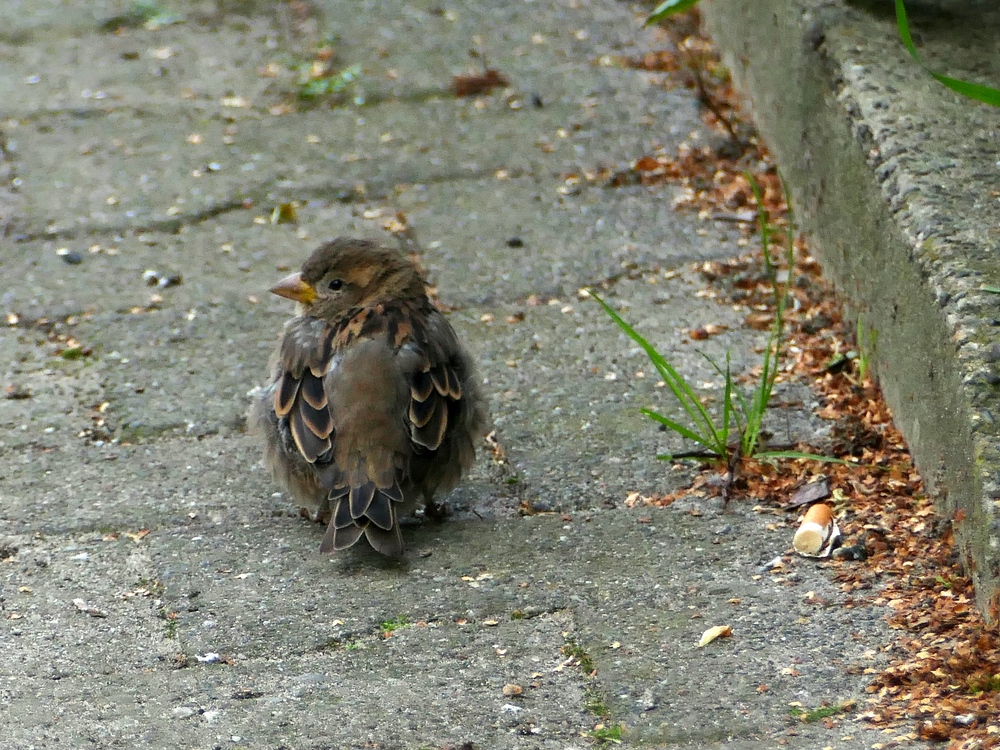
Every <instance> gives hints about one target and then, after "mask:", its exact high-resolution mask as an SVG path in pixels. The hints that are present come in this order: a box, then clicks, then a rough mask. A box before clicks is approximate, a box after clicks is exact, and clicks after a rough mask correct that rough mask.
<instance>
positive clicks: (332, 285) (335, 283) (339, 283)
mask: <svg viewBox="0 0 1000 750" xmlns="http://www.w3.org/2000/svg"><path fill="white" fill-rule="evenodd" d="M326 286H327V288H328V289H329V290H330V291H331V292H336V291H339V290H341V289H343V288H344V280H343V279H330V282H329V283H328V284H327V285H326Z"/></svg>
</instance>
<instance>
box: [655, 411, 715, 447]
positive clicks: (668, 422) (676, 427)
mask: <svg viewBox="0 0 1000 750" xmlns="http://www.w3.org/2000/svg"><path fill="white" fill-rule="evenodd" d="M639 412H640V413H641V414H645V415H646V416H647V417H649V418H650V419H652V420H653V421H655V422H659V423H660V424H662V425H665V426H666V427H667V428H669V429H670V430H673V431H674V432H676V433H677V434H678V435H680V436H682V437H686V438H687V439H688V440H693V441H695V442H696V443H698V444H699V445H704V446H705V447H706V448H708V449H709V450H715V446H714V445H712V444H711V443H710V441H708V440H706V439H705V438H704V437H703V436H701V435H699V434H698V433H697V432H695V431H693V430H691V429H689V428H687V427H685V426H684V425H682V424H680V423H679V422H675V421H674V420H672V419H671V418H670V417H665V416H663V415H662V414H660V413H659V412H656V411H653V410H652V409H639Z"/></svg>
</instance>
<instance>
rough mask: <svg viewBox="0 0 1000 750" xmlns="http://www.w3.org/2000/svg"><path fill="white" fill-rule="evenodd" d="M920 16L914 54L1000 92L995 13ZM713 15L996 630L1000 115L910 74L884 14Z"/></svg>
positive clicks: (781, 6)
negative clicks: (999, 132) (992, 33)
mask: <svg viewBox="0 0 1000 750" xmlns="http://www.w3.org/2000/svg"><path fill="white" fill-rule="evenodd" d="M886 8H887V9H888V10H889V12H890V13H891V7H890V6H889V4H886ZM920 10H921V11H922V13H921V14H920V15H916V16H914V15H913V14H911V23H912V24H913V25H914V26H915V27H919V28H921V29H926V30H927V32H926V36H919V37H918V45H920V47H921V49H922V51H923V52H924V54H925V56H926V57H925V59H927V60H928V62H929V63H930V64H932V65H933V66H934V67H935V68H939V69H944V70H947V72H948V74H949V75H953V76H956V77H964V78H967V79H972V80H977V81H985V82H987V83H988V82H990V81H996V80H998V79H1000V74H998V71H997V67H996V61H997V59H998V56H997V45H996V41H995V40H994V39H992V38H989V39H988V38H987V37H986V35H985V33H982V32H981V31H980V30H985V29H990V28H996V24H997V22H1000V13H998V11H997V10H995V9H989V10H988V9H987V7H986V4H985V3H981V4H975V3H964V4H958V3H936V4H935V5H934V7H933V8H931V7H929V6H928V7H922V8H921V9H920ZM703 13H704V17H705V21H706V25H707V27H708V30H709V32H710V33H711V34H712V35H713V37H714V38H715V39H716V40H717V42H718V44H719V46H720V47H721V48H722V50H723V57H724V59H725V61H726V63H727V64H728V65H729V66H730V68H731V70H732V73H733V77H734V79H735V81H736V82H737V85H738V86H739V87H740V88H741V89H742V90H743V91H744V92H745V93H746V94H747V95H748V98H749V99H750V100H751V108H752V110H753V114H754V117H755V119H756V122H757V124H758V126H759V128H760V130H761V132H762V134H763V136H764V138H765V139H766V141H767V143H768V144H769V146H770V147H771V148H772V149H773V151H774V152H775V153H776V156H777V160H778V162H779V163H780V164H781V165H782V168H783V171H784V175H785V178H786V179H787V180H788V181H789V184H790V186H791V188H792V192H793V196H794V200H795V203H796V207H797V209H798V212H799V215H800V216H801V217H802V222H803V224H804V226H805V228H806V229H807V230H808V231H809V232H810V233H811V234H812V235H813V237H814V238H815V240H816V246H817V248H818V252H819V256H820V258H821V259H822V261H823V264H824V267H825V269H826V271H827V273H828V275H829V277H830V278H831V279H832V280H833V281H834V283H835V284H836V285H837V286H838V287H839V289H840V291H841V293H842V294H843V295H844V296H845V298H846V301H847V303H848V306H849V308H850V313H851V314H852V315H854V316H856V317H858V318H859V319H860V320H861V322H862V326H863V328H864V331H865V332H866V334H868V333H870V334H872V336H873V338H872V339H871V342H870V343H874V346H872V347H870V348H871V349H873V360H874V362H875V366H876V369H877V373H878V377H879V380H880V382H881V384H882V389H883V391H884V393H885V397H886V400H887V402H888V403H889V405H890V407H891V408H892V410H893V413H894V414H895V417H896V422H897V424H898V426H899V427H900V429H901V430H902V432H903V434H904V435H905V436H906V439H907V441H908V442H909V445H910V447H911V449H912V451H913V455H914V458H915V461H916V464H917V467H918V468H919V469H920V472H921V474H922V475H923V477H924V479H925V482H926V484H927V487H928V489H929V491H930V492H932V493H934V494H935V496H936V497H937V498H938V503H939V508H940V509H941V511H942V513H943V514H945V516H946V517H947V518H950V519H951V521H952V524H953V526H954V529H955V532H956V538H957V540H958V543H959V546H960V549H961V552H962V555H963V559H964V561H965V564H966V566H967V569H968V571H969V573H970V574H971V576H972V578H973V581H974V583H975V587H976V592H977V603H978V605H979V607H980V609H981V610H982V611H983V612H984V614H985V615H986V616H987V617H988V618H989V619H990V620H991V621H993V622H996V621H997V620H998V616H1000V551H998V545H1000V499H998V498H1000V481H998V471H997V470H998V467H1000V429H998V426H997V424H996V417H995V415H996V414H1000V411H998V407H1000V399H998V397H997V387H996V383H997V382H1000V379H998V377H997V360H998V359H1000V334H998V330H997V323H998V318H1000V315H998V314H997V297H996V295H995V294H991V293H989V292H987V291H983V290H982V287H983V286H994V287H995V286H996V285H997V282H998V281H1000V269H998V268H997V266H996V264H995V262H991V258H990V250H991V245H994V244H995V243H996V231H997V230H996V213H995V201H996V198H995V195H996V193H995V192H993V193H992V195H993V196H994V197H991V191H993V190H994V189H995V187H996V153H995V143H996V141H995V138H996V129H997V126H998V124H1000V113H998V112H996V111H995V110H991V109H990V108H989V107H987V106H985V105H979V104H977V103H974V102H971V101H968V100H965V99H963V98H961V97H959V96H957V95H954V94H952V93H951V92H949V91H948V90H947V89H945V88H944V87H942V86H940V85H939V84H937V83H936V82H935V81H934V80H933V79H932V78H931V77H930V76H927V75H926V74H925V73H924V72H923V71H921V70H920V68H919V67H918V66H917V65H915V64H913V61H912V59H910V58H909V57H908V55H907V53H906V51H905V50H904V49H903V47H902V45H901V44H900V43H899V40H898V36H897V35H896V29H895V25H894V19H893V17H892V16H891V15H885V13H884V10H883V11H879V13H878V14H876V13H875V12H874V10H872V11H869V10H866V9H860V8H856V7H848V6H846V5H845V4H843V3H841V2H824V3H820V4H817V3H814V2H803V1H801V0H721V1H720V0H706V2H705V3H703ZM989 65H992V66H993V69H992V70H989V69H988V66H989ZM984 68H986V69H985V70H984ZM862 343H864V342H862Z"/></svg>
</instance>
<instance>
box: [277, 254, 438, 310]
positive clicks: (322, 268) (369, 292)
mask: <svg viewBox="0 0 1000 750" xmlns="http://www.w3.org/2000/svg"><path fill="white" fill-rule="evenodd" d="M271 292H273V293H274V294H277V295H279V296H281V297H286V298H287V299H290V300H294V301H296V302H298V303H299V314H300V315H306V316H309V317H312V318H323V319H328V320H332V319H335V318H336V317H337V316H339V315H341V314H343V313H344V312H346V311H347V310H351V309H353V308H358V307H371V306H373V305H376V304H378V303H379V302H385V301H388V300H393V299H403V300H408V299H419V298H421V297H423V296H425V294H426V292H425V289H424V280H423V278H422V277H421V275H420V272H419V271H418V270H417V267H416V266H415V265H414V264H413V262H412V261H411V260H410V259H409V258H407V257H406V256H405V255H403V254H402V253H401V252H398V251H395V250H391V249H389V248H386V247H382V246H381V245H379V244H378V243H377V242H375V241H373V240H357V239H350V238H343V237H341V238H337V239H335V240H333V241H332V242H329V243H327V244H326V245H323V246H322V247H320V248H319V249H317V250H316V251H315V252H314V253H313V254H312V255H310V256H309V258H308V259H307V260H306V262H305V263H303V264H302V270H301V271H299V272H297V273H293V274H291V275H290V276H286V277H285V278H283V279H282V280H281V281H279V282H278V283H277V284H275V285H274V286H273V287H271Z"/></svg>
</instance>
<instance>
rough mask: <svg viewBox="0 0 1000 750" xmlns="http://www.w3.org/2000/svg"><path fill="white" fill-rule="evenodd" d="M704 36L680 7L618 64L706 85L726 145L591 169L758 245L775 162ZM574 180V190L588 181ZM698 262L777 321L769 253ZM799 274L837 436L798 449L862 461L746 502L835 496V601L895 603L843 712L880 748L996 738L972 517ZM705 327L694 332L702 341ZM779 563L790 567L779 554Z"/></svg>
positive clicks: (812, 356)
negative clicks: (945, 493) (944, 510)
mask: <svg viewBox="0 0 1000 750" xmlns="http://www.w3.org/2000/svg"><path fill="white" fill-rule="evenodd" d="M696 29H697V15H696V13H688V14H685V15H684V16H682V17H679V18H678V19H677V20H676V21H674V22H672V23H670V24H669V25H665V26H664V27H663V28H662V30H661V33H662V34H663V36H664V39H665V40H666V41H667V42H668V48H667V49H665V50H662V51H659V52H651V53H648V54H646V55H644V56H643V57H641V58H638V59H631V60H623V61H619V62H622V63H624V64H626V65H628V66H630V67H634V68H637V69H641V70H646V71H651V72H656V73H657V74H661V73H662V74H664V75H663V83H664V85H666V86H668V87H670V86H674V85H685V86H688V87H690V88H695V89H697V90H698V92H699V98H700V99H701V100H702V101H703V103H706V107H705V110H704V114H703V119H704V120H705V122H706V124H707V125H709V126H710V127H711V128H713V130H714V131H715V132H716V133H718V135H719V136H720V137H723V136H728V138H729V140H728V141H720V142H718V143H707V142H699V140H698V139H697V138H696V137H695V136H692V137H691V138H690V139H689V140H688V141H687V142H686V143H685V144H682V146H681V147H680V148H679V149H677V152H676V154H670V153H667V152H666V151H665V150H664V149H663V148H656V149H654V150H653V153H651V154H648V155H644V156H641V157H640V158H638V159H637V160H636V161H635V162H634V163H633V164H632V165H631V166H630V168H629V169H628V170H625V171H617V172H615V171H605V172H603V173H599V174H598V173H595V174H591V175H584V177H586V178H587V179H590V180H596V181H602V182H604V183H605V184H609V185H611V186H614V185H623V184H629V183H632V182H640V183H641V184H646V185H657V184H663V183H669V184H673V185H679V186H680V187H681V193H680V195H679V197H678V199H677V200H676V201H675V205H676V207H677V208H678V209H680V210H695V211H697V212H698V214H699V216H700V217H701V218H702V219H705V220H709V219H711V220H723V221H734V222H737V223H738V224H739V226H740V227H741V230H742V232H743V235H744V241H741V244H742V245H744V246H748V245H750V244H751V242H750V233H751V231H752V230H753V229H754V227H755V219H756V208H757V205H756V201H755V199H754V196H753V191H752V189H751V188H750V183H749V181H748V179H747V178H746V176H745V175H744V171H745V170H746V171H749V172H750V173H751V174H753V176H754V178H755V179H756V180H757V182H758V184H759V185H760V186H761V191H762V193H763V204H764V208H765V210H766V211H767V214H768V217H769V221H770V222H771V223H772V224H775V225H779V226H782V225H783V226H787V217H788V207H787V206H786V205H785V203H784V197H783V193H782V190H781V183H780V178H779V177H778V174H777V170H776V169H775V166H774V163H773V161H772V159H771V157H770V155H769V154H768V153H767V151H766V149H765V148H764V147H763V146H762V145H761V144H760V143H759V140H758V138H757V136H756V134H755V133H754V131H753V129H752V126H751V124H750V121H749V118H748V117H747V116H746V115H745V114H744V113H743V112H742V111H741V110H740V107H739V104H738V97H737V96H736V93H735V91H734V89H733V87H732V84H731V82H730V81H729V80H728V78H727V77H725V76H724V73H723V70H724V69H723V68H722V67H721V65H720V63H719V60H718V56H717V55H716V53H715V52H714V50H713V49H712V47H711V42H710V41H709V40H708V39H707V38H705V37H704V36H701V35H700V33H699V32H698V31H697V30H696ZM706 99H708V100H710V102H706ZM706 140H707V139H706ZM735 146H739V148H738V149H737V148H734V147H735ZM565 177H566V180H567V184H569V183H570V182H576V181H579V179H580V176H579V175H567V176H565ZM773 254H774V253H773V252H772V255H773ZM696 270H697V271H700V272H701V274H702V276H703V278H704V279H705V281H706V282H707V283H708V284H709V288H708V289H707V290H706V293H705V294H703V295H702V296H704V297H706V298H711V299H715V300H717V301H719V302H720V303H724V304H727V305H732V304H734V303H735V304H738V305H740V306H742V307H743V308H744V309H745V311H746V314H747V320H746V323H747V324H748V325H749V326H750V327H752V328H757V329H762V330H765V329H768V328H769V327H770V326H771V324H772V322H773V320H774V312H773V305H772V304H771V300H772V289H771V285H770V282H769V281H768V280H767V278H766V276H765V275H764V273H763V259H762V256H761V253H760V252H759V251H758V252H755V253H750V254H748V255H745V256H741V257H739V258H735V259H733V260H730V261H726V262H713V263H706V264H703V265H700V266H698V267H696ZM792 270H793V273H792V274H790V277H792V278H796V283H795V284H793V285H792V287H791V290H790V293H791V294H792V295H794V297H795V300H794V301H795V304H794V305H790V310H789V312H788V313H787V315H786V341H785V344H784V348H783V352H782V356H783V363H782V364H783V367H782V371H781V372H780V374H779V380H793V379H795V380H799V381H806V382H808V383H809V384H810V386H811V387H812V388H813V390H814V392H815V393H816V394H817V395H818V396H819V399H820V402H821V403H822V408H821V409H820V411H819V412H818V416H820V417H821V418H824V419H829V420H831V421H832V422H833V428H832V430H831V440H830V445H825V446H807V445H800V446H799V448H800V449H802V450H811V451H813V452H824V453H826V454H828V455H835V456H838V457H841V458H845V459H848V460H851V461H852V462H853V465H849V466H848V465H837V464H821V463H819V462H816V461H807V460H797V461H794V462H791V461H787V462H784V463H783V465H782V466H781V470H780V472H779V471H777V470H775V468H774V467H773V466H771V465H769V464H764V463H759V462H750V463H752V466H745V467H744V470H743V472H742V479H741V481H740V483H739V486H738V487H737V489H738V492H739V494H737V495H736V497H739V496H740V495H742V496H743V497H745V498H757V499H758V503H759V504H758V505H757V507H756V509H757V510H759V511H760V512H767V513H773V512H774V500H772V501H771V504H765V503H764V501H763V500H762V499H763V498H772V499H779V502H780V500H781V499H783V500H784V501H785V502H784V505H781V506H780V507H783V508H784V509H785V510H786V511H788V510H796V511H801V510H803V509H805V508H807V507H808V506H809V505H810V504H811V503H812V502H815V501H817V500H824V499H827V498H828V497H832V503H833V515H834V517H835V519H836V521H837V522H838V523H839V525H840V527H841V529H842V531H843V534H844V537H845V540H846V541H847V543H848V545H849V546H847V547H843V548H841V549H840V550H837V553H836V554H835V555H834V556H833V558H832V559H830V560H829V561H826V562H823V563H821V564H822V565H823V566H824V567H825V568H827V569H828V570H829V571H830V573H831V574H832V576H833V578H834V580H835V581H837V582H838V583H839V585H840V589H841V591H842V592H843V594H844V599H843V600H842V601H841V602H840V606H843V607H845V608H852V607H861V606H881V607H885V608H886V609H887V612H888V614H887V619H888V621H889V624H890V627H892V628H894V629H896V630H898V631H900V637H899V639H898V641H897V642H896V643H895V644H893V645H892V646H891V647H890V648H889V650H888V655H889V657H890V661H889V664H888V666H887V667H885V668H884V669H881V670H877V669H873V668H864V673H866V674H869V675H870V676H871V682H870V684H869V685H868V687H867V689H866V691H867V693H868V695H869V698H868V699H867V701H866V703H865V704H864V705H859V706H856V707H855V706H849V707H847V708H846V709H845V710H851V711H854V710H858V711H860V712H861V714H860V715H861V717H862V718H863V719H865V720H866V721H868V722H869V723H870V724H871V725H872V726H873V728H878V729H880V730H883V732H884V733H885V739H884V740H883V741H881V742H878V743H876V744H874V745H873V747H874V748H877V749H878V748H890V747H897V746H899V745H900V744H902V743H907V742H911V741H913V740H916V739H922V740H932V741H942V742H948V747H949V748H973V747H975V748H995V747H1000V640H998V634H997V631H996V629H995V628H990V627H988V626H987V624H986V623H985V622H984V621H983V619H982V617H981V615H980V614H979V612H978V610H977V609H976V607H975V603H974V595H973V591H972V585H971V582H970V580H969V578H968V577H967V576H966V575H964V574H963V572H962V570H961V567H960V565H959V563H958V561H957V554H956V550H955V546H954V535H953V524H955V523H960V522H961V521H962V520H963V519H962V518H961V517H955V518H951V519H945V518H941V517H940V516H938V515H937V513H936V512H935V510H934V507H933V504H932V502H931V500H930V499H929V498H928V497H927V496H926V494H925V492H924V488H923V484H922V481H921V479H920V476H919V475H918V474H917V472H916V470H915V469H914V467H913V464H912V461H911V458H910V454H909V451H908V449H907V447H906V444H905V442H904V440H903V438H902V436H901V435H900V433H899V432H898V431H897V430H896V428H895V426H894V425H893V424H892V417H891V415H890V413H889V410H888V407H887V406H886V404H885V402H884V401H883V399H882V395H881V393H880V391H879V389H878V386H877V384H876V383H875V382H874V381H873V380H872V379H871V378H870V377H869V376H868V375H867V374H865V375H864V376H862V373H861V370H862V369H863V368H864V365H863V364H862V362H860V361H859V359H860V357H859V355H858V354H857V353H855V351H854V350H855V348H856V346H855V343H854V342H852V338H853V331H852V330H851V329H850V328H849V327H848V326H847V325H846V324H845V322H844V321H843V320H842V316H841V311H840V309H839V306H838V304H837V303H836V301H835V300H834V298H833V294H832V290H831V289H830V287H829V285H828V284H827V283H826V282H825V281H824V280H823V278H822V277H821V275H820V266H819V263H818V262H817V261H816V260H815V259H814V258H812V257H811V255H810V254H809V251H808V248H807V246H806V244H805V241H804V239H802V238H798V239H797V240H796V258H795V268H794V269H792ZM705 333H708V332H707V331H706V332H697V333H696V334H695V335H692V338H695V339H696V340H699V339H701V338H705V337H707V336H705V335H703V334H705ZM849 353H854V356H853V357H850V356H847V355H848V354H849ZM757 374H759V373H751V377H754V376H756V375H757ZM711 479H712V477H711V476H710V474H709V473H708V472H706V473H703V474H701V475H700V476H699V477H698V478H697V479H696V481H695V483H694V485H693V486H692V487H691V488H689V489H688V490H686V491H684V492H683V493H676V494H675V495H666V496H657V495H645V494H642V493H640V492H633V493H630V495H629V497H628V498H627V501H626V504H627V505H629V506H635V505H669V504H670V503H671V502H673V500H675V499H677V497H679V496H681V495H682V494H683V495H690V494H698V495H701V496H705V497H709V496H711V495H712V494H713V487H712V485H713V482H712V481H711ZM810 483H813V484H815V485H816V486H810ZM715 484H716V485H717V482H715ZM830 488H833V491H832V492H829V490H830ZM810 493H812V494H814V495H815V498H810V497H809V494H810ZM803 497H804V498H805V500H804V501H803V500H802V498H803ZM780 564H781V565H782V566H784V565H786V564H787V563H786V562H785V560H784V559H780ZM826 604H827V605H829V604H830V603H829V602H827V603H826ZM712 630H714V629H710V631H707V633H710V632H712ZM707 633H706V635H707ZM858 669H861V667H858ZM761 689H762V690H766V689H767V686H761ZM827 725H828V726H831V727H833V726H835V725H836V723H835V722H832V721H831V722H829V723H828V724H827Z"/></svg>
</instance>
